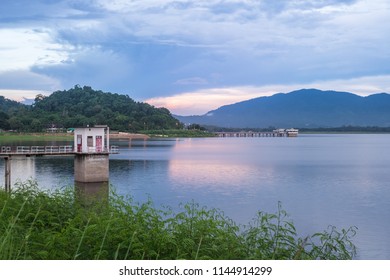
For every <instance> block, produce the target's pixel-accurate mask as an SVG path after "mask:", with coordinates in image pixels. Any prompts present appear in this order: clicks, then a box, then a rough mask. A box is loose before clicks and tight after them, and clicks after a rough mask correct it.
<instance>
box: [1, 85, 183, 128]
mask: <svg viewBox="0 0 390 280" xmlns="http://www.w3.org/2000/svg"><path fill="white" fill-rule="evenodd" d="M3 99H4V98H3ZM3 99H1V98H0V109H2V107H1V104H3V103H4V106H3V107H4V109H3V113H4V119H5V117H7V119H6V120H5V121H4V123H3V124H1V123H0V126H2V127H0V128H3V129H13V130H19V131H42V130H44V129H45V128H48V127H58V128H69V127H80V126H85V125H95V124H106V125H108V126H109V127H110V128H111V129H112V130H121V131H139V130H143V129H170V128H178V126H180V125H178V124H179V121H178V120H177V119H175V118H174V117H173V116H172V115H171V113H170V112H169V111H168V110H167V109H165V108H155V107H154V106H151V105H149V104H147V103H143V102H135V101H134V100H133V99H131V98H130V97H129V96H127V95H123V94H116V93H110V92H102V91H100V90H94V89H92V88H91V87H89V86H84V87H80V86H78V85H77V86H75V87H74V88H71V89H69V90H64V91H56V92H54V93H52V94H51V95H49V96H43V95H41V94H39V95H37V96H36V98H35V100H34V103H33V104H32V105H30V106H28V105H23V104H19V105H20V106H19V107H18V106H16V104H14V103H12V102H11V103H10V101H8V100H6V99H4V100H3ZM2 100H3V101H4V102H3V103H2ZM11 105H12V106H14V105H15V106H16V107H15V106H14V107H13V108H14V109H13V110H7V111H6V110H5V109H8V108H9V107H10V106H11ZM0 112H1V111H0Z"/></svg>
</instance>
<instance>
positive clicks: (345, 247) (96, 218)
mask: <svg viewBox="0 0 390 280" xmlns="http://www.w3.org/2000/svg"><path fill="white" fill-rule="evenodd" d="M77 201H78V200H77V199H76V200H75V194H74V192H73V191H72V190H71V189H68V190H61V191H54V192H51V193H49V192H44V191H41V190H39V189H38V187H37V185H36V183H34V182H26V183H22V184H19V186H17V188H14V191H13V192H12V193H11V194H7V193H5V192H4V191H0V259H37V260H46V259H63V260H69V259H137V260H139V259H226V260H228V259H351V258H353V256H354V255H355V247H354V245H353V244H352V242H351V238H353V236H354V235H355V228H350V229H348V230H341V231H338V230H336V229H335V228H334V227H330V228H329V229H328V230H325V231H323V232H320V233H315V234H313V235H311V236H307V237H303V238H300V237H298V234H297V232H296V230H295V228H294V225H293V223H292V221H291V220H290V219H289V217H288V215H287V213H286V212H285V211H284V210H283V209H282V208H281V206H280V205H279V208H278V211H277V213H274V214H267V213H263V212H258V213H257V214H256V215H255V217H254V219H253V221H252V222H251V223H250V224H248V225H246V226H240V225H237V224H235V223H234V222H233V221H232V220H231V219H229V218H228V217H226V216H225V215H224V213H223V212H221V211H220V210H217V209H208V208H205V207H201V206H200V205H198V204H197V203H193V202H192V203H188V204H185V205H182V207H181V209H182V211H180V212H178V213H173V212H172V211H170V210H164V211H163V210H158V209H156V208H155V207H153V204H152V202H147V203H144V204H138V203H135V202H134V201H132V200H131V199H125V198H123V197H120V196H118V195H115V194H111V195H110V198H109V201H108V202H107V201H105V202H102V203H97V202H96V203H95V206H94V207H88V208H85V207H83V206H82V205H79V204H78V203H77Z"/></svg>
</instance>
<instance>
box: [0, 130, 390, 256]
mask: <svg viewBox="0 0 390 280" xmlns="http://www.w3.org/2000/svg"><path fill="white" fill-rule="evenodd" d="M37 144H39V143H37ZM115 144H119V145H120V154H118V155H111V156H110V182H111V184H112V185H113V186H114V187H115V188H116V189H117V192H118V193H120V194H129V195H131V196H133V197H134V199H135V200H136V201H140V202H144V201H146V200H147V199H148V198H149V197H150V198H151V199H152V201H153V202H154V204H155V205H156V206H157V207H160V206H161V205H168V206H171V207H173V208H174V209H178V208H180V203H185V202H190V201H192V200H194V201H196V202H198V203H199V204H201V205H205V206H208V207H215V208H219V209H222V210H223V211H224V212H225V214H226V215H227V216H229V217H230V218H232V219H233V220H235V221H236V222H237V223H240V224H247V223H248V222H249V221H250V220H251V219H252V218H253V217H254V216H255V214H256V212H257V211H258V210H261V211H265V212H269V213H274V212H276V211H277V205H278V201H281V203H282V206H283V209H285V210H286V211H287V212H288V213H289V214H290V217H291V219H292V220H293V221H294V224H295V226H296V228H297V231H298V233H299V234H300V236H302V237H304V236H306V235H308V234H311V233H314V232H319V231H322V230H325V229H326V228H327V227H328V225H334V226H337V227H338V228H339V229H340V228H348V227H349V226H357V227H358V234H357V236H356V237H355V238H354V242H355V244H356V245H357V247H358V249H359V250H358V256H357V258H358V259H387V260H388V259H390V153H389V151H390V135H365V134H358V135H347V134H342V135H329V134H328V135H299V137H297V138H200V139H162V140H161V139H160V140H149V141H132V142H131V144H130V143H129V142H118V143H115ZM0 168H1V169H0V170H4V161H0ZM1 172H3V171H1ZM12 172H13V173H12V176H13V181H15V180H16V178H20V179H21V180H25V179H27V178H29V177H34V178H36V179H37V181H38V183H39V185H40V186H41V187H42V188H52V187H53V186H54V187H61V186H65V185H70V184H73V158H72V157H70V158H52V157H43V158H22V159H16V158H15V159H13V160H12ZM1 177H2V178H3V176H1ZM0 184H1V185H4V179H2V181H0Z"/></svg>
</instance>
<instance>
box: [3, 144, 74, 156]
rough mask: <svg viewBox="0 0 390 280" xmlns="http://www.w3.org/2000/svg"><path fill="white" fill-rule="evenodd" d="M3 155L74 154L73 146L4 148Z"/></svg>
mask: <svg viewBox="0 0 390 280" xmlns="http://www.w3.org/2000/svg"><path fill="white" fill-rule="evenodd" d="M0 151H1V153H3V154H7V153H8V154H70V153H73V152H74V151H73V147H72V146H17V147H14V148H12V147H10V146H2V147H1V150H0Z"/></svg>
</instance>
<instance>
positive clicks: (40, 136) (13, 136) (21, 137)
mask: <svg viewBox="0 0 390 280" xmlns="http://www.w3.org/2000/svg"><path fill="white" fill-rule="evenodd" d="M26 141H32V142H35V141H73V135H70V134H69V135H68V134H57V133H50V134H44V133H23V134H20V133H0V145H4V144H7V143H10V144H15V143H18V142H26Z"/></svg>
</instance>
